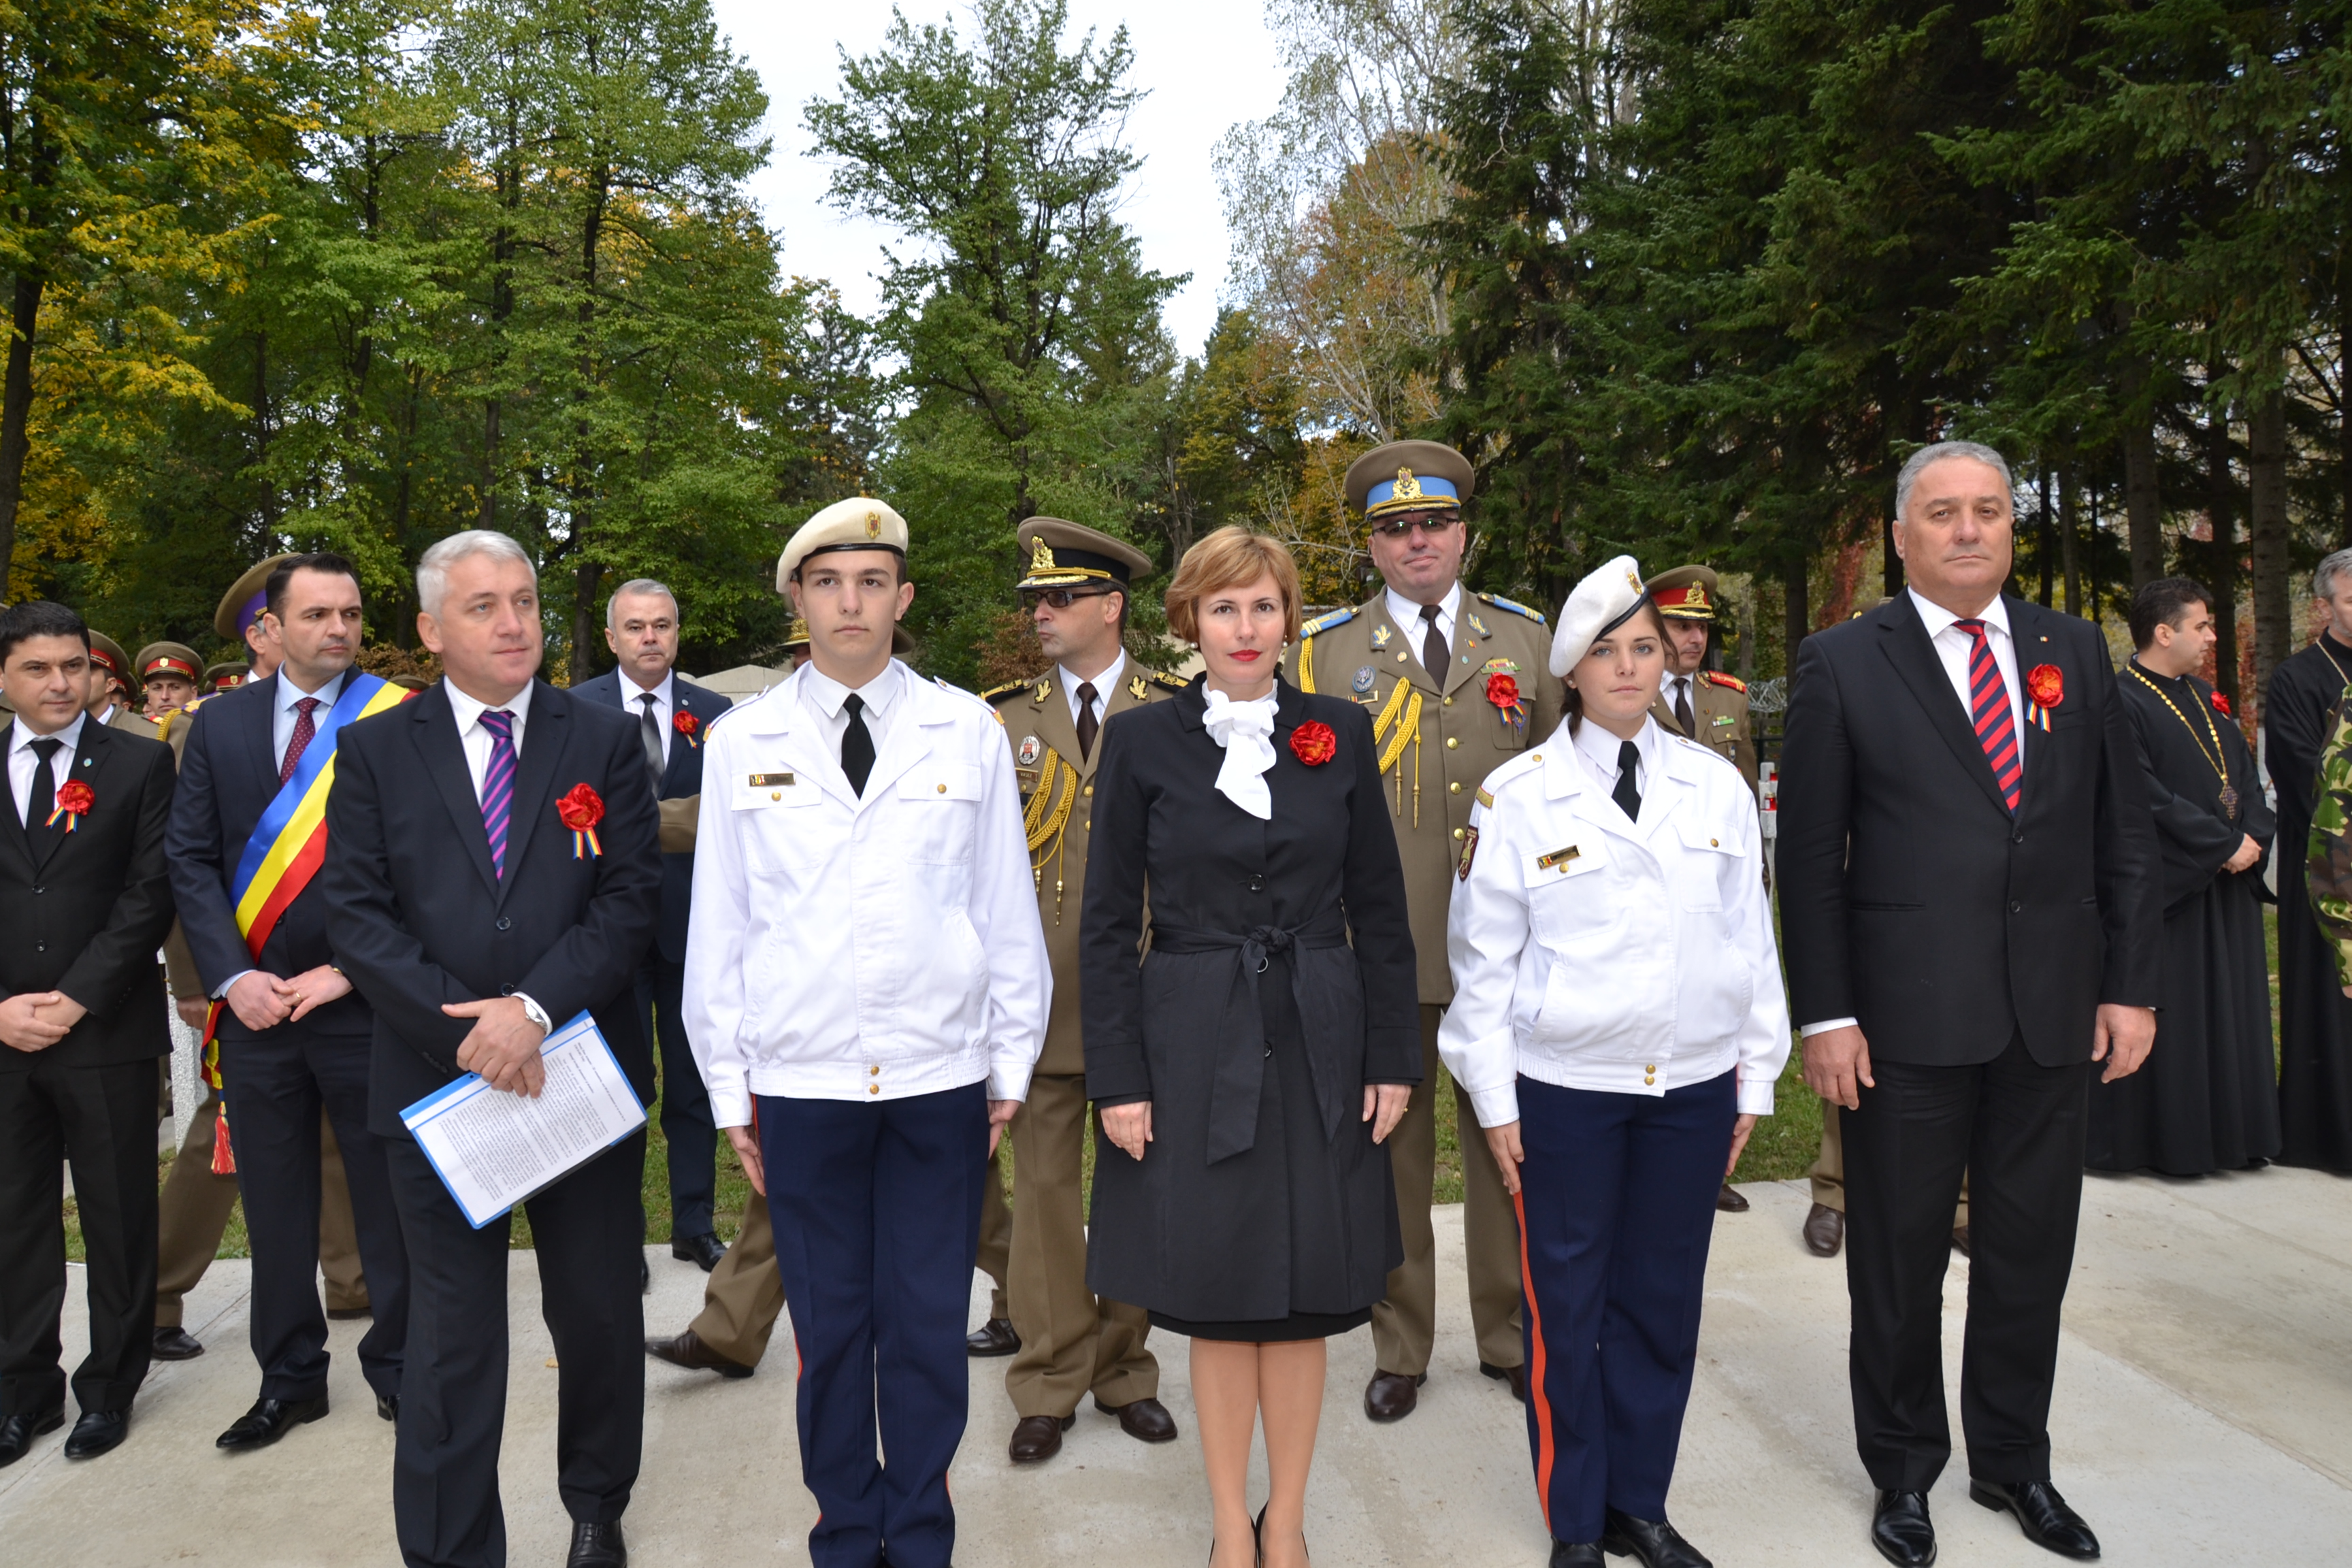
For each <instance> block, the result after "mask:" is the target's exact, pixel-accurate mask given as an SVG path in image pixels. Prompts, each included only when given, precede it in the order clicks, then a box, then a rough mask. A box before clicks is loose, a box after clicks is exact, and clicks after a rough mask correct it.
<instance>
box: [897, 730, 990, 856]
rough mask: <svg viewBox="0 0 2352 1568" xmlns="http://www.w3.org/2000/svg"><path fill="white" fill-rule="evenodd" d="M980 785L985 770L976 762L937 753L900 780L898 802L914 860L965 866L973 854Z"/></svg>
mask: <svg viewBox="0 0 2352 1568" xmlns="http://www.w3.org/2000/svg"><path fill="white" fill-rule="evenodd" d="M980 784H981V779H980V769H979V768H978V767H977V766H975V765H974V764H972V763H963V762H951V761H948V760H945V759H940V758H932V757H926V758H925V759H924V760H923V761H921V762H919V763H916V764H915V766H914V767H912V768H910V769H908V771H907V773H905V774H903V775H902V776H901V777H900V778H899V780H898V790H897V795H898V808H899V812H900V814H901V816H902V818H903V819H904V821H905V822H906V825H907V828H906V831H907V842H906V852H907V856H908V858H909V859H914V860H924V861H929V862H931V863H932V864H935V865H943V866H960V865H962V864H963V863H965V862H966V861H968V860H970V859H971V844H972V829H973V826H974V825H975V824H976V823H977V821H978V820H979V816H980V795H981V788H980Z"/></svg>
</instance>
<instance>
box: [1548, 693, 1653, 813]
mask: <svg viewBox="0 0 2352 1568" xmlns="http://www.w3.org/2000/svg"><path fill="white" fill-rule="evenodd" d="M1559 732H1560V733H1562V734H1565V733H1566V732H1567V727H1566V726H1565V725H1563V726H1561V729H1560V731H1559ZM1663 738H1664V737H1662V736H1661V735H1660V734H1659V733H1658V725H1657V721H1655V720H1654V719H1652V718H1650V717H1649V716H1648V715H1647V714H1644V715H1643V719H1642V732H1641V733H1640V734H1638V735H1636V736H1634V737H1633V749H1634V750H1635V751H1636V752H1639V753H1640V754H1641V759H1642V760H1641V761H1640V762H1639V763H1636V764H1635V765H1634V768H1633V787H1634V788H1635V789H1636V790H1638V791H1640V792H1641V795H1642V798H1643V800H1647V799H1649V798H1650V779H1651V777H1652V775H1653V774H1654V772H1655V770H1656V768H1657V758H1658V742H1660V741H1661V740H1662V739H1663ZM1624 743H1625V742H1622V741H1621V740H1619V739H1618V738H1617V737H1616V736H1614V735H1612V734H1611V733H1610V732H1609V731H1606V730H1604V729H1602V728H1601V726H1600V725H1598V724H1596V723H1594V722H1593V721H1591V720H1590V719H1587V720H1585V721H1584V722H1583V723H1581V724H1579V725H1578V726H1577V727H1576V754H1577V757H1578V758H1579V760H1580V761H1581V762H1582V763H1584V771H1585V772H1586V773H1589V774H1591V777H1592V781H1593V782H1594V783H1595V784H1599V785H1600V786H1601V794H1602V795H1610V796H1612V797H1613V796H1614V795H1616V793H1617V752H1618V748H1619V747H1621V746H1622V745H1623V744H1624Z"/></svg>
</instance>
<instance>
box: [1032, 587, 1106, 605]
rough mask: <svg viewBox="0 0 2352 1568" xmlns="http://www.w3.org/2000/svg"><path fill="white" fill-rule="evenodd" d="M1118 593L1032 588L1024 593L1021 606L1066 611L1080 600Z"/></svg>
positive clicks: (1091, 589)
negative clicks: (1044, 607)
mask: <svg viewBox="0 0 2352 1568" xmlns="http://www.w3.org/2000/svg"><path fill="white" fill-rule="evenodd" d="M1117 592H1118V589H1116V588H1030V589H1027V590H1025V591H1024V592H1023V594H1022V595H1021V605H1022V607H1023V608H1024V609H1029V610H1034V609H1035V608H1036V607H1037V606H1038V605H1040V604H1046V605H1052V606H1053V607H1054V608H1055V609H1057V610H1066V609H1068V608H1069V607H1070V606H1071V605H1075V604H1076V603H1077V602H1078V601H1079V600H1080V599H1099V598H1101V597H1102V596H1103V595H1106V594H1115V593H1117Z"/></svg>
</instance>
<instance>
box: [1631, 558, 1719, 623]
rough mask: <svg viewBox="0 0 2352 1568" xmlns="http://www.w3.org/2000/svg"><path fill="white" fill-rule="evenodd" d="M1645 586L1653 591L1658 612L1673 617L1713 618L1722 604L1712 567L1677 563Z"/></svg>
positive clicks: (1681, 618) (1679, 619)
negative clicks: (1678, 564)
mask: <svg viewBox="0 0 2352 1568" xmlns="http://www.w3.org/2000/svg"><path fill="white" fill-rule="evenodd" d="M1643 587H1645V588H1647V589H1648V590H1649V593H1650V602H1651V603H1652V604H1654V605H1657V606H1658V614H1660V615H1662V616H1665V617H1666V618H1667V619H1669V620H1676V621H1711V620H1713V619H1715V611H1716V606H1717V605H1719V604H1720V603H1722V595H1721V594H1720V593H1719V592H1718V591H1717V587H1716V577H1715V568H1714V567H1712V566H1677V567H1675V569H1674V570H1673V571H1671V572H1661V573H1659V574H1657V575H1656V576H1654V577H1653V578H1651V579H1650V580H1649V582H1647V583H1645V584H1643Z"/></svg>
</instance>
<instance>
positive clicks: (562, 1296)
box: [321, 530, 662, 1568]
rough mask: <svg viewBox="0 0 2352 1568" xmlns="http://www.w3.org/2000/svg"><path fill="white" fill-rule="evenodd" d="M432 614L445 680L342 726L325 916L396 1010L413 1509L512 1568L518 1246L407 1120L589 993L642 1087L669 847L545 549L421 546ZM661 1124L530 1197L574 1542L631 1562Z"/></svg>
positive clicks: (336, 945) (393, 1070)
mask: <svg viewBox="0 0 2352 1568" xmlns="http://www.w3.org/2000/svg"><path fill="white" fill-rule="evenodd" d="M416 589H417V601H418V604H419V605H420V609H419V611H418V614H417V616H416V630H417V636H418V639H419V640H420V641H422V642H423V643H424V644H425V647H427V648H429V649H431V650H432V651H433V652H434V653H436V654H438V655H439V656H440V658H441V668H442V669H443V671H444V672H445V673H444V675H443V678H442V679H441V680H440V681H439V682H438V683H437V684H436V685H434V686H432V687H430V688H428V689H426V690H425V691H424V692H423V693H422V694H420V695H419V696H417V697H416V698H415V700H412V701H408V702H404V703H403V704H401V705H400V706H399V707H397V708H395V709H393V710H391V711H389V712H386V713H380V714H378V715H376V716H375V717H373V718H372V719H363V720H361V721H359V722H357V723H355V724H352V725H351V726H350V727H349V728H348V729H347V730H346V731H343V733H342V736H341V742H340V744H339V745H338V747H337V751H336V756H335V784H334V789H333V792H332V793H331V795H329V796H328V797H327V861H326V866H325V868H324V869H323V871H322V872H321V879H322V880H323V882H324V885H325V889H326V895H327V928H328V936H329V938H330V940H331V943H332V946H333V950H334V954H335V961H336V963H337V964H338V965H339V966H340V967H341V970H342V972H343V973H345V974H347V975H348V976H350V978H351V981H352V984H353V985H355V986H357V987H358V988H359V991H360V993H361V994H362V995H364V996H365V997H366V998H367V1000H368V1003H369V1005H370V1006H371V1007H372V1008H373V1010H374V1015H375V1025H374V1046H373V1067H372V1070H371V1073H370V1084H369V1104H368V1124H369V1130H370V1131H373V1132H374V1133H375V1134H376V1136H377V1137H379V1138H380V1139H382V1140H383V1142H384V1145H385V1158H386V1163H388V1164H389V1166H390V1167H391V1175H392V1188H393V1203H394V1206H395V1207H396V1208H397V1209H398V1210H399V1214H400V1221H401V1231H402V1234H403V1236H404V1237H405V1238H406V1240H407V1243H408V1248H409V1257H410V1259H411V1273H410V1293H409V1313H408V1340H407V1357H406V1362H405V1364H404V1368H403V1372H402V1378H401V1388H400V1408H399V1413H398V1419H397V1428H398V1436H397V1437H396V1439H395V1441H394V1449H393V1483H392V1484H393V1496H392V1500H393V1519H394V1525H395V1527H396V1528H397V1530H398V1532H399V1542H400V1552H401V1558H402V1561H403V1562H404V1563H408V1564H409V1565H410V1568H499V1565H501V1564H503V1563H505V1562H506V1558H507V1552H506V1521H505V1516H504V1514H503V1513H502V1511H501V1510H500V1508H499V1444H500V1439H501V1437H502V1436H503V1434H504V1429H505V1425H506V1394H507V1360H508V1330H507V1322H508V1312H507V1308H508V1303H507V1279H508V1257H507V1246H508V1237H509V1231H510V1229H511V1228H512V1224H513V1222H512V1218H511V1216H501V1217H500V1218H499V1219H497V1220H494V1221H492V1222H491V1223H489V1224H488V1225H486V1226H482V1227H481V1228H480V1229H476V1228H475V1227H474V1226H472V1225H471V1224H469V1223H468V1222H467V1217H466V1213H465V1211H464V1210H463V1209H461V1208H460V1207H458V1205H457V1200H456V1199H455V1198H454V1197H452V1196H451V1195H450V1194H449V1190H448V1188H447V1187H446V1186H445V1185H444V1184H442V1181H441V1177H440V1175H439V1174H438V1173H436V1171H435V1169H434V1167H433V1163H432V1162H431V1161H430V1160H428V1159H427V1158H426V1157H425V1152H424V1151H423V1150H422V1149H420V1148H419V1147H418V1146H417V1144H416V1142H415V1138H414V1137H413V1136H412V1135H411V1134H410V1132H409V1131H408V1129H407V1127H406V1126H405V1125H404V1123H403V1122H402V1121H401V1115H400V1113H401V1110H402V1109H403V1108H404V1107H406V1106H409V1105H413V1104H415V1102H416V1101H417V1100H422V1099H424V1098H425V1096H427V1095H429V1094H432V1093H434V1092H435V1091H436V1090H438V1089H442V1088H443V1087H445V1086H446V1085H447V1084H449V1083H452V1082H454V1081H456V1080H457V1078H458V1077H459V1076H460V1075H462V1074H466V1073H474V1074H478V1075H479V1076H480V1078H481V1079H483V1081H484V1082H485V1083H487V1084H488V1086H489V1088H490V1089H493V1090H496V1091H498V1092H499V1093H508V1094H524V1095H536V1094H538V1093H539V1092H540V1090H541V1089H542V1088H543V1087H544V1085H545V1081H546V1076H547V1074H546V1068H544V1066H543V1065H542V1064H541V1058H540V1051H541V1046H542V1044H543V1043H544V1042H545V1040H546V1038H547V1036H548V1035H549V1034H550V1033H551V1031H552V1030H553V1029H554V1028H555V1027H556V1026H557V1025H559V1024H561V1023H563V1022H565V1021H567V1020H569V1019H571V1018H572V1017H574V1016H577V1015H579V1014H580V1013H582V1012H586V1013H588V1014H589V1015H591V1016H593V1018H594V1020H595V1023H596V1027H597V1029H598V1031H599V1032H600V1033H602V1034H603V1036H604V1041H605V1043H606V1044H607V1045H608V1046H610V1047H612V1051H613V1055H614V1058H616V1059H617V1060H618V1061H619V1063H620V1066H621V1069H622V1071H623V1072H625V1074H627V1076H628V1079H629V1084H630V1087H631V1088H632V1089H635V1091H636V1094H637V1098H638V1100H640V1101H641V1102H644V1103H646V1104H650V1103H651V1102H652V1100H653V1098H654V1084H653V1055H652V1052H651V1050H650V1048H649V1047H647V1045H646V1039H645V1034H644V1030H643V1027H642V1026H641V1024H640V1022H639V1019H638V1016H637V1010H636V1006H635V994H634V987H633V982H634V980H635V975H636V973H637V967H638V965H639V964H640V963H642V962H643V961H644V959H645V954H646V945H647V944H648V943H649V942H651V941H652V940H653V933H654V920H655V916H656V913H657V911H658V910H659V907H660V905H659V900H660V894H661V875H662V868H661V848H660V841H659V837H658V831H659V830H658V827H657V826H656V823H657V813H656V807H655V803H654V791H653V785H652V784H651V783H650V782H649V780H648V779H647V777H646V758H645V752H644V750H643V748H642V747H641V745H640V743H639V741H638V732H637V727H636V726H635V724H632V723H631V722H630V721H628V719H627V717H626V716H625V715H624V714H621V713H618V712H615V711H614V710H613V709H611V708H610V707H608V706H606V705H604V704H603V703H596V702H583V701H582V700H580V699H579V698H578V697H576V696H574V695H573V694H572V693H571V692H568V691H560V690H558V689H555V688H554V687H551V686H549V685H548V684H546V683H545V682H544V681H541V680H540V679H537V677H538V673H539V666H540V660H541V655H542V653H543V651H544V646H543V634H542V629H541V628H542V626H543V618H544V617H543V614H542V610H541V605H540V599H539V581H538V577H537V574H535V573H534V572H533V570H532V567H531V562H530V556H528V555H526V554H524V553H523V551H522V549H521V547H520V545H518V544H516V543H515V542H514V541H513V540H511V539H509V538H508V537H507V536H506V535H504V534H500V533H492V532H488V531H483V530H475V531H467V532H465V533H459V534H456V535H453V536H451V537H450V538H447V539H445V540H442V541H441V542H439V543H437V544H436V545H434V546H433V548H432V549H430V550H428V551H426V552H425V558H424V560H423V561H422V562H421V563H418V566H417V571H416ZM645 1152H646V1135H645V1132H644V1131H643V1130H642V1129H640V1130H639V1131H636V1132H635V1133H633V1134H631V1135H630V1136H629V1137H627V1138H625V1139H623V1140H622V1141H621V1142H618V1143H615V1144H614V1145H613V1146H612V1147H611V1148H610V1149H607V1150H605V1151H604V1152H603V1153H601V1154H599V1155H597V1156H596V1157H595V1158H593V1159H592V1160H590V1161H588V1162H587V1163H584V1164H582V1165H578V1166H575V1167H574V1168H573V1169H572V1171H570V1172H569V1173H566V1174H565V1175H564V1176H563V1177H562V1179H560V1180H558V1181H557V1182H555V1183H554V1184H552V1185H551V1186H548V1187H545V1188H542V1189H541V1191H540V1192H539V1193H538V1194H535V1195H533V1196H532V1197H530V1199H528V1200H527V1201H526V1202H525V1204H524V1205H523V1207H524V1208H525V1209H526V1210H527V1211H528V1212H529V1214H530V1228H531V1237H532V1240H533V1244H534V1245H535V1247H537V1249H538V1251H537V1257H538V1265H539V1280H540V1291H541V1302H542V1307H541V1310H542V1312H543V1314H544V1316H545V1317H546V1320H547V1326H548V1330H549V1331H550V1332H551V1334H552V1335H553V1337H554V1342H555V1353H556V1356H557V1358H558V1359H559V1360H560V1361H561V1363H562V1370H561V1371H560V1372H559V1373H558V1374H557V1378H558V1381H557V1384H556V1406H557V1414H556V1429H555V1458H556V1472H557V1482H558V1489H559V1491H560V1493H561V1495H562V1502H563V1508H564V1511H565V1512H566V1513H568V1514H570V1515H571V1517H572V1543H571V1551H570V1553H569V1555H568V1557H567V1558H566V1563H567V1568H625V1564H626V1563H627V1561H628V1552H627V1549H626V1548H625V1545H624V1543H623V1541H622V1537H621V1515H622V1514H623V1513H624V1512H625V1510H627V1508H628V1506H629V1496H630V1492H631V1489H633V1488H634V1487H635V1483H636V1479H637V1468H638V1461H639V1455H640V1450H641V1448H642V1446H643V1439H644V1436H645V1364H646V1363H645V1355H644V1352H642V1351H641V1350H640V1349H639V1342H640V1340H641V1339H642V1338H643V1336H644V1333H645V1310H644V1302H643V1300H642V1298H641V1297H640V1296H639V1295H638V1282H639V1278H640V1270H641V1269H642V1268H643V1267H644V1259H645V1251H644V1247H645V1211H644V1207H643V1205H642V1203H641V1201H640V1197H639V1189H640V1186H641V1184H642V1182H643V1178H644V1171H645Z"/></svg>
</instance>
